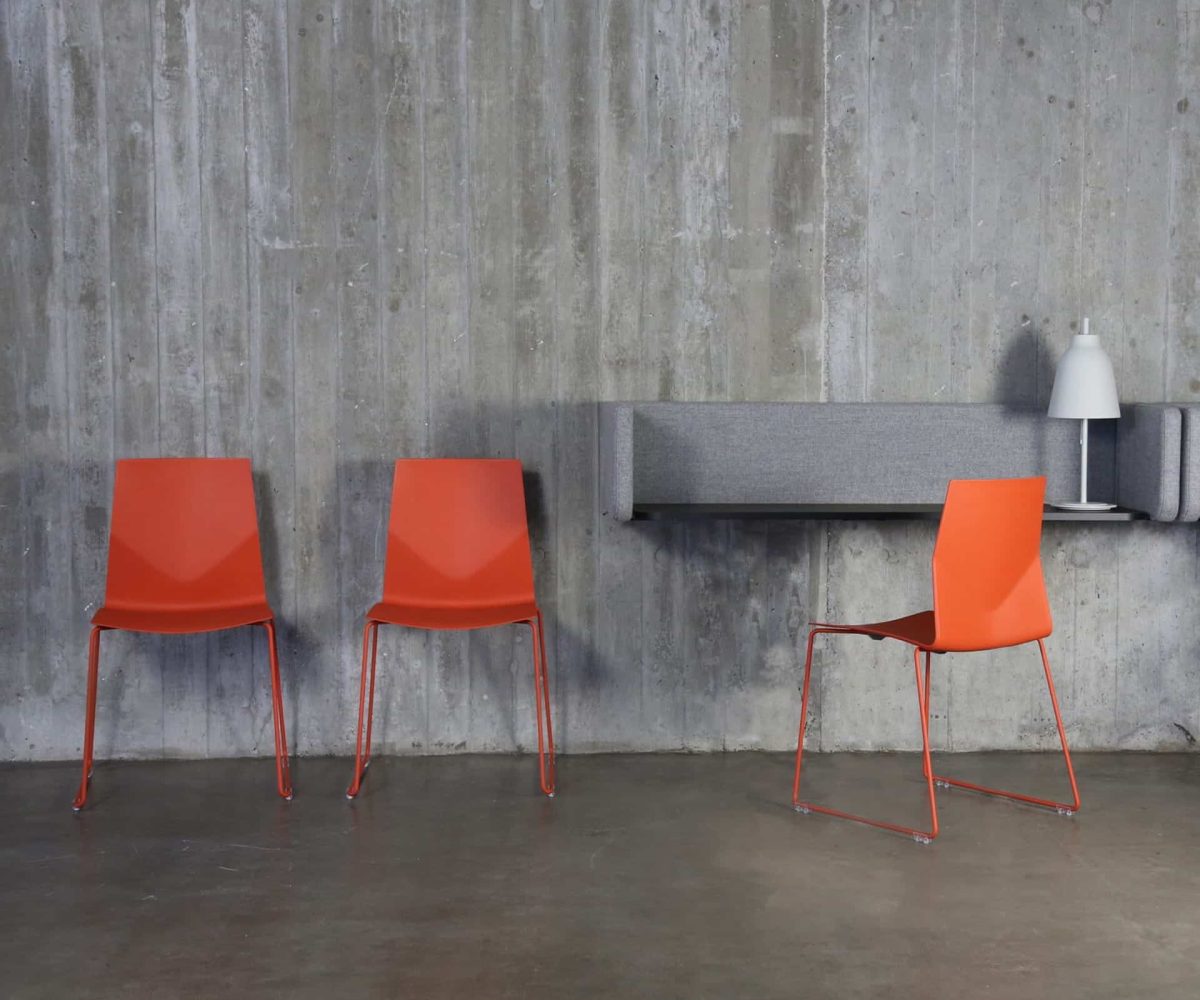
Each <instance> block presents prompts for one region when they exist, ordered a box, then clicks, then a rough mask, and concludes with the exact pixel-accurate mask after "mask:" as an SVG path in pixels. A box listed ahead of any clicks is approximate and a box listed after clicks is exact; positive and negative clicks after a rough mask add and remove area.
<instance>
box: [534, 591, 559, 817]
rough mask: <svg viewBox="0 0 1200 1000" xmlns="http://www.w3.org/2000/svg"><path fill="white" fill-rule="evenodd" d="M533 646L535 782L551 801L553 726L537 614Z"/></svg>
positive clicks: (543, 638)
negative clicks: (536, 747)
mask: <svg viewBox="0 0 1200 1000" xmlns="http://www.w3.org/2000/svg"><path fill="white" fill-rule="evenodd" d="M529 629H530V633H531V635H530V640H531V644H532V646H533V687H534V699H535V701H536V702H537V705H536V708H537V734H538V783H539V784H540V785H541V788H542V791H543V792H544V793H545V794H546V795H548V796H549V797H550V798H554V787H555V771H556V763H555V759H554V726H553V723H552V722H551V721H550V681H549V678H548V677H547V671H546V626H545V623H544V621H543V620H542V613H541V612H540V611H539V612H538V614H537V618H536V619H535V620H533V621H531V622H529Z"/></svg>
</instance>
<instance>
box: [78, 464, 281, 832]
mask: <svg viewBox="0 0 1200 1000" xmlns="http://www.w3.org/2000/svg"><path fill="white" fill-rule="evenodd" d="M242 625H261V626H262V627H263V629H265V630H266V633H267V648H268V650H269V651H270V657H271V704H272V710H273V713H274V721H275V777H276V781H277V784H278V788H279V794H280V795H282V796H283V797H284V798H285V799H290V798H291V797H292V779H291V773H290V769H289V767H288V752H287V734H286V732H285V730H284V721H283V695H282V691H281V689H280V684H279V658H278V656H277V653H276V649H275V617H274V615H273V614H272V612H271V608H270V606H269V605H268V604H267V593H266V586H265V584H264V583H263V568H262V554H261V551H260V549H259V541H258V521H257V518H256V516H255V511H254V486H253V482H252V480H251V477H250V460H249V459H248V458H140V459H123V460H121V461H119V462H117V472H116V482H115V484H114V486H113V509H112V526H111V529H110V531H109V540H108V582H107V586H106V588H105V595H104V606H103V607H102V608H100V610H99V611H97V612H96V614H95V615H94V616H93V617H92V634H91V640H90V642H89V644H88V690H87V716H86V720H85V722H84V729H83V779H82V780H81V781H80V783H79V794H78V795H76V796H75V803H74V806H75V809H76V810H77V811H78V810H80V809H82V808H83V806H84V803H85V802H86V801H87V796H88V787H89V785H90V784H91V777H92V746H93V739H92V738H93V735H94V733H95V729H96V680H97V675H98V674H99V669H100V633H101V632H106V631H109V630H111V629H123V630H125V631H128V632H158V633H181V632H213V631H217V630H218V629H227V628H238V627H240V626H242Z"/></svg>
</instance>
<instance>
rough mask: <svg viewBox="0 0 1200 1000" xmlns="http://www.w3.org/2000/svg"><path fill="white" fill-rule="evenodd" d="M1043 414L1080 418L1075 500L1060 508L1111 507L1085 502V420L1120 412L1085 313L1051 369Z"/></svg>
mask: <svg viewBox="0 0 1200 1000" xmlns="http://www.w3.org/2000/svg"><path fill="white" fill-rule="evenodd" d="M1047 415H1048V416H1051V417H1064V418H1066V419H1068V420H1079V421H1082V429H1081V431H1080V434H1079V447H1080V457H1079V502H1078V503H1056V504H1054V506H1055V507H1061V508H1063V509H1064V510H1111V509H1112V508H1113V507H1114V506H1115V504H1111V503H1089V502H1088V496H1087V467H1088V421H1089V420H1115V419H1116V418H1117V417H1119V416H1120V415H1121V407H1120V405H1119V404H1118V403H1117V381H1116V379H1115V378H1113V370H1112V362H1111V361H1109V360H1108V355H1107V354H1105V353H1104V348H1103V347H1101V346H1100V338H1099V337H1097V336H1096V335H1095V334H1092V333H1088V321H1087V317H1084V320H1083V333H1080V334H1076V336H1075V337H1074V339H1072V341H1071V346H1070V347H1069V348H1067V353H1066V354H1064V355H1063V356H1062V360H1061V361H1059V363H1058V370H1057V371H1056V372H1055V373H1054V388H1053V389H1052V390H1051V392H1050V409H1049V410H1048V411H1047Z"/></svg>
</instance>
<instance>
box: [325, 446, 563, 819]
mask: <svg viewBox="0 0 1200 1000" xmlns="http://www.w3.org/2000/svg"><path fill="white" fill-rule="evenodd" d="M380 625H404V626H407V627H409V628H420V629H471V628H487V627H489V626H493V625H528V626H529V629H530V635H531V639H532V645H533V683H534V695H535V698H536V702H537V736H538V777H539V780H540V783H541V787H542V791H543V792H545V793H546V794H547V795H549V796H551V797H553V796H554V731H553V729H552V728H551V725H550V690H549V685H548V682H547V679H546V640H545V629H544V627H543V625H542V613H541V611H539V610H538V606H537V601H536V598H535V597H534V592H533V561H532V558H531V556H530V552H529V528H528V526H527V524H526V523H525V487H524V484H523V482H522V480H521V463H520V462H518V461H517V460H516V459H451V458H425V459H401V460H400V461H398V462H397V463H396V474H395V479H394V480H393V483H392V513H391V519H390V521H389V523H388V546H387V558H386V560H385V563H384V570H383V600H382V601H380V602H379V603H378V604H376V605H375V606H374V607H372V608H371V609H370V610H369V611H368V612H367V621H366V625H365V626H364V628H363V652H362V680H361V683H360V686H359V696H358V741H357V744H356V747H355V754H354V780H353V781H352V782H351V784H350V787H349V788H348V789H347V790H346V797H347V798H350V799H352V798H354V797H355V796H356V795H357V794H358V791H359V789H360V788H361V787H362V780H363V773H364V772H365V771H366V769H367V766H368V765H369V764H370V762H371V721H372V717H373V715H374V709H375V654H376V650H377V647H378V645H379V626H380ZM368 651H369V655H368ZM368 676H369V678H370V680H369V682H368ZM368 686H369V689H370V693H369V695H368ZM364 720H365V722H366V740H365V745H364V740H363V722H364Z"/></svg>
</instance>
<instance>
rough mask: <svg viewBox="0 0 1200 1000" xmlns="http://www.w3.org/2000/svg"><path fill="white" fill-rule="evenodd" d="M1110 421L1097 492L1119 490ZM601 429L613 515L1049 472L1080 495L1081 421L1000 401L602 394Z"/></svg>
mask: <svg viewBox="0 0 1200 1000" xmlns="http://www.w3.org/2000/svg"><path fill="white" fill-rule="evenodd" d="M626 414H629V419H631V420H632V425H631V426H630V425H627V424H626V423H625V422H624V421H625V419H626V417H625V415H626ZM1114 423H1115V422H1113V421H1096V422H1094V423H1093V424H1092V425H1091V441H1090V459H1091V461H1090V462H1089V466H1090V472H1089V478H1090V493H1091V495H1092V496H1093V497H1094V498H1096V499H1106V498H1110V497H1111V496H1112V495H1113V491H1114V474H1113V473H1114V464H1115V436H1116V435H1115V431H1114V427H1113V424H1114ZM601 435H602V443H601V474H602V477H604V478H605V480H606V481H607V483H608V487H607V491H606V493H605V497H606V500H607V502H608V503H609V504H610V510H611V511H612V513H613V515H614V516H615V517H617V518H619V519H623V518H625V517H627V516H631V515H632V506H633V503H635V502H641V503H940V502H941V501H942V499H943V498H944V495H945V490H946V483H947V482H948V481H949V480H950V479H952V478H1001V477H1009V476H1025V475H1042V474H1044V475H1046V476H1047V480H1048V482H1047V491H1046V495H1047V498H1048V499H1050V500H1069V499H1072V498H1074V497H1075V496H1077V494H1078V483H1079V425H1078V423H1077V422H1076V421H1069V420H1049V419H1047V418H1046V416H1045V414H1044V413H1043V411H1041V410H1017V409H1012V408H1009V407H1006V406H1002V405H998V404H979V403H961V404H960V403H948V404H937V403H622V404H613V403H606V404H601ZM629 436H631V438H632V448H633V454H632V465H631V466H630V464H629V463H628V462H627V460H626V459H625V458H624V457H623V455H622V452H623V451H624V447H625V446H626V445H625V442H626V441H628V437H629ZM605 439H607V441H606V440H605ZM630 476H632V482H630V480H629V477H630Z"/></svg>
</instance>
